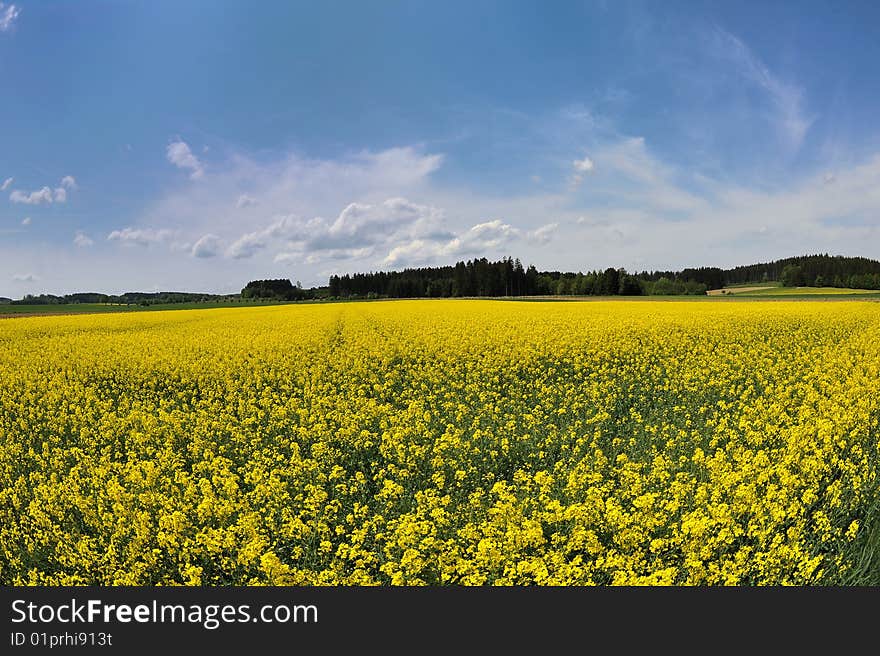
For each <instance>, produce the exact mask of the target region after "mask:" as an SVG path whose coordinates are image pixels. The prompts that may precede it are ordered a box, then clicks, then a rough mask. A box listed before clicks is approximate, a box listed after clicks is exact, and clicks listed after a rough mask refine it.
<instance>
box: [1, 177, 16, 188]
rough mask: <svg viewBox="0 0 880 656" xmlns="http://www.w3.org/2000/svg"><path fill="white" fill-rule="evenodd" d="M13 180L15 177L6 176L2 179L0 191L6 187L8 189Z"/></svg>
mask: <svg viewBox="0 0 880 656" xmlns="http://www.w3.org/2000/svg"><path fill="white" fill-rule="evenodd" d="M14 180H15V178H6V179H5V180H4V181H3V184H2V185H0V191H6V190H7V189H9V185H11V184H12V182H13V181H14Z"/></svg>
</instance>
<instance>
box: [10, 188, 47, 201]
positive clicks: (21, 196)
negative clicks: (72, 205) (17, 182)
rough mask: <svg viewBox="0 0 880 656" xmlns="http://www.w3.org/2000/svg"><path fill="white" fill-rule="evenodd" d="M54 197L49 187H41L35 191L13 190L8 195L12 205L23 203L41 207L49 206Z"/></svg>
mask: <svg viewBox="0 0 880 656" xmlns="http://www.w3.org/2000/svg"><path fill="white" fill-rule="evenodd" d="M54 198H55V197H54V195H53V194H52V190H51V189H50V188H49V187H43V188H42V189H38V190H37V191H31V192H27V191H20V190H18V189H15V190H13V191H12V193H11V194H9V200H11V201H12V202H13V203H24V204H25V205H42V204H43V203H46V204H49V203H51V202H52V201H53V200H54Z"/></svg>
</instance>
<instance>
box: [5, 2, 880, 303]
mask: <svg viewBox="0 0 880 656" xmlns="http://www.w3.org/2000/svg"><path fill="white" fill-rule="evenodd" d="M878 61H880V4H878V3H875V2H864V3H859V2H850V3H838V2H807V1H803V2H797V3H790V2H787V3H783V2H778V3H768V2H755V3H748V2H742V3H731V2H664V3H658V2H632V3H629V2H610V1H609V2H554V3H546V2H512V1H506V2H446V3H438V2H375V3H355V2H321V3H291V2H278V3H272V2H260V3H242V2H220V1H211V2H187V3H178V2H125V3H121V2H112V1H110V0H105V1H102V2H96V1H91V0H80V1H78V2H63V1H60V0H59V1H55V2H52V1H40V2H36V1H34V0H31V1H28V0H21V1H16V2H14V3H10V2H3V3H2V4H0V76H2V79H3V80H4V82H5V84H4V93H3V96H2V102H0V143H2V148H0V295H5V296H10V297H14V298H18V297H20V296H22V295H23V294H26V293H42V292H50V293H67V292H73V291H104V292H111V293H118V292H122V291H133V290H143V291H154V290H192V291H211V292H231V291H237V290H239V289H240V288H241V287H242V286H243V285H244V283H246V282H247V281H248V280H251V279H254V278H276V277H289V278H291V279H292V280H300V281H302V283H303V284H304V285H307V286H308V285H313V284H326V280H327V277H328V276H329V275H330V274H332V273H343V272H353V271H367V270H376V269H380V268H384V269H391V268H403V267H406V266H413V265H430V264H444V263H452V262H455V261H456V260H460V259H469V258H472V257H483V256H485V257H489V258H497V257H502V256H506V255H512V256H515V257H519V258H521V259H522V260H523V262H525V263H533V264H535V265H536V266H538V268H539V269H562V270H574V271H576V270H581V271H586V270H592V269H600V268H605V267H607V266H616V267H621V266H622V267H626V268H627V269H628V270H630V271H639V270H646V269H674V268H681V267H686V266H701V265H720V266H733V265H737V264H746V263H751V262H755V261H766V260H771V259H776V258H780V257H787V256H791V255H797V254H803V253H813V252H829V253H836V254H845V255H861V256H866V257H874V258H880V240H878V237H880V230H878V225H880V126H878V124H877V116H878V115H880V77H878V76H877V74H876V66H877V62H878Z"/></svg>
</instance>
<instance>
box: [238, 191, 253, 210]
mask: <svg viewBox="0 0 880 656" xmlns="http://www.w3.org/2000/svg"><path fill="white" fill-rule="evenodd" d="M256 204H257V199H256V198H253V197H252V196H248V195H247V194H242V195H241V196H239V197H238V200H237V201H235V206H236V207H237V208H238V209H241V208H243V207H252V206H254V205H256Z"/></svg>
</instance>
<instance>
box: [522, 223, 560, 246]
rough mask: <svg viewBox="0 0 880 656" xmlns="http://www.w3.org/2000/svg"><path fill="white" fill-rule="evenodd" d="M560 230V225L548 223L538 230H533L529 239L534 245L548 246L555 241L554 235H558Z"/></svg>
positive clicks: (529, 234)
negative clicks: (557, 231) (549, 242)
mask: <svg viewBox="0 0 880 656" xmlns="http://www.w3.org/2000/svg"><path fill="white" fill-rule="evenodd" d="M558 228H559V224H558V223H548V224H546V225H542V226H541V227H540V228H537V229H536V230H532V231H531V232H529V233H528V238H529V240H530V241H531V242H532V243H535V244H546V243H547V242H548V241H550V240H551V239H553V235H554V234H555V233H556V230H557V229H558Z"/></svg>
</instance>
